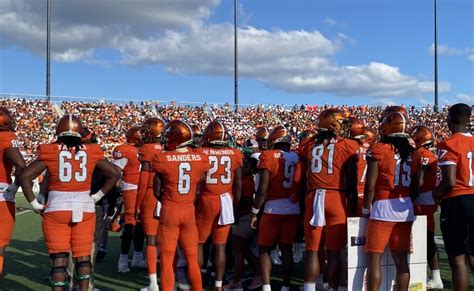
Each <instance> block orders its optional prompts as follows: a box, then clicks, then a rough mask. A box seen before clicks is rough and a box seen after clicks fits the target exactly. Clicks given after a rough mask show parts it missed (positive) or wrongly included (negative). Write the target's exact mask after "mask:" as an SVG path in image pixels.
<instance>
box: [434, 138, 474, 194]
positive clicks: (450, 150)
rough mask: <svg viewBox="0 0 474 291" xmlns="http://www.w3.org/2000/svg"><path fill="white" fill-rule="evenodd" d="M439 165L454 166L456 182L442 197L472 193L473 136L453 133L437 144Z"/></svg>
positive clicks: (473, 190)
mask: <svg viewBox="0 0 474 291" xmlns="http://www.w3.org/2000/svg"><path fill="white" fill-rule="evenodd" d="M438 155H439V157H438V159H439V163H438V165H440V166H446V165H455V166H456V184H455V185H454V188H453V189H452V190H451V192H449V193H448V194H447V195H446V196H445V197H443V198H444V199H448V198H451V197H455V196H460V195H467V194H474V137H473V136H472V135H471V134H468V133H465V134H464V133H455V134H453V135H452V136H451V137H450V138H448V139H446V140H445V141H444V142H442V143H441V144H440V145H439V146H438Z"/></svg>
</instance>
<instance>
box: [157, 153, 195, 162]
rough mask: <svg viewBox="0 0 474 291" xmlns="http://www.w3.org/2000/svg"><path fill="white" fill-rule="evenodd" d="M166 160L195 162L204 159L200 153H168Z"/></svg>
mask: <svg viewBox="0 0 474 291" xmlns="http://www.w3.org/2000/svg"><path fill="white" fill-rule="evenodd" d="M166 160H167V161H168V162H193V161H202V157H201V156H200V155H192V154H187V155H166Z"/></svg>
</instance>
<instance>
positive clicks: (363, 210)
mask: <svg viewBox="0 0 474 291" xmlns="http://www.w3.org/2000/svg"><path fill="white" fill-rule="evenodd" d="M362 214H364V215H367V214H370V209H368V208H364V207H362Z"/></svg>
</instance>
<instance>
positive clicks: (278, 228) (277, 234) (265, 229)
mask: <svg viewBox="0 0 474 291" xmlns="http://www.w3.org/2000/svg"><path fill="white" fill-rule="evenodd" d="M299 218H300V215H299V214H282V215H279V214H269V213H263V214H262V217H261V218H260V224H259V226H258V229H259V232H258V244H259V245H262V246H273V245H274V244H275V243H284V244H292V243H294V242H295V238H296V230H297V228H298V222H299Z"/></svg>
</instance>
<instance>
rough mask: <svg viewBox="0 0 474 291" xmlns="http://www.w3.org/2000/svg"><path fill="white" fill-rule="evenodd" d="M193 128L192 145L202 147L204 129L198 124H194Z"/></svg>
mask: <svg viewBox="0 0 474 291" xmlns="http://www.w3.org/2000/svg"><path fill="white" fill-rule="evenodd" d="M191 128H192V129H193V143H192V144H191V147H192V148H195V149H197V148H200V147H201V143H202V136H203V133H202V130H201V128H200V127H199V126H198V125H196V124H194V125H192V126H191Z"/></svg>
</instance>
